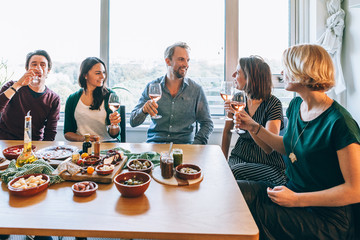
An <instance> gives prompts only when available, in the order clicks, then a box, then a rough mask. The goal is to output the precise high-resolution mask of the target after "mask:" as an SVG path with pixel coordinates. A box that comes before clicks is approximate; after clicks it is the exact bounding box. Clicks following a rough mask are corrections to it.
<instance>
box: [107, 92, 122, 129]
mask: <svg viewBox="0 0 360 240" xmlns="http://www.w3.org/2000/svg"><path fill="white" fill-rule="evenodd" d="M109 108H110V109H111V111H112V112H113V113H114V112H115V111H117V110H118V109H119V108H120V99H119V97H118V95H116V93H110V96H109ZM118 127H119V126H118V125H113V124H111V125H110V128H118Z"/></svg>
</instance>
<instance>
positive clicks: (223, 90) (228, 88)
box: [220, 81, 234, 121]
mask: <svg viewBox="0 0 360 240" xmlns="http://www.w3.org/2000/svg"><path fill="white" fill-rule="evenodd" d="M233 87H234V82H233V81H223V82H221V87H220V96H221V98H222V99H223V100H224V101H225V102H226V101H228V100H231V99H232V91H233V90H232V88H233ZM225 115H226V117H225V120H226V121H232V120H233V119H232V118H229V117H228V111H226V112H225Z"/></svg>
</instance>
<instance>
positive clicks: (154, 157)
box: [101, 147, 160, 168]
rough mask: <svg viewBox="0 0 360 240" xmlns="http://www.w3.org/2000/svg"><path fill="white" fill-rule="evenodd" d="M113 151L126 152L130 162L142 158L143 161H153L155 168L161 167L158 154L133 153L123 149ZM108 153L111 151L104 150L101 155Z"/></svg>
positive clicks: (150, 152)
mask: <svg viewBox="0 0 360 240" xmlns="http://www.w3.org/2000/svg"><path fill="white" fill-rule="evenodd" d="M111 150H115V151H122V152H124V155H125V156H127V157H128V161H131V160H133V159H139V158H141V159H147V160H149V161H151V162H152V163H153V164H154V167H156V166H158V165H160V153H157V152H152V151H149V152H142V153H132V152H130V151H129V150H127V149H124V148H122V147H116V148H112V149H111ZM107 151H109V150H102V151H101V154H104V155H106V153H107ZM124 168H126V163H125V165H124Z"/></svg>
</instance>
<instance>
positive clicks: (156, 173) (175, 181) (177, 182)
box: [151, 166, 204, 186]
mask: <svg viewBox="0 0 360 240" xmlns="http://www.w3.org/2000/svg"><path fill="white" fill-rule="evenodd" d="M174 173H175V172H174ZM151 175H152V177H153V178H154V179H155V181H157V182H159V183H163V184H166V185H172V186H188V185H192V184H195V183H198V182H201V181H202V180H203V178H204V176H203V174H201V176H200V177H199V178H197V179H191V180H183V179H180V178H177V177H175V175H174V176H172V177H171V178H167V179H165V178H163V177H162V176H161V169H160V166H157V167H155V168H154V170H153V171H152V173H151Z"/></svg>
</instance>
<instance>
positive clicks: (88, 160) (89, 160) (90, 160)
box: [84, 155, 101, 166]
mask: <svg viewBox="0 0 360 240" xmlns="http://www.w3.org/2000/svg"><path fill="white" fill-rule="evenodd" d="M100 160H101V158H100V156H95V155H89V156H87V157H85V158H84V164H85V165H87V166H91V165H96V164H98V163H99V162H100Z"/></svg>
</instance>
